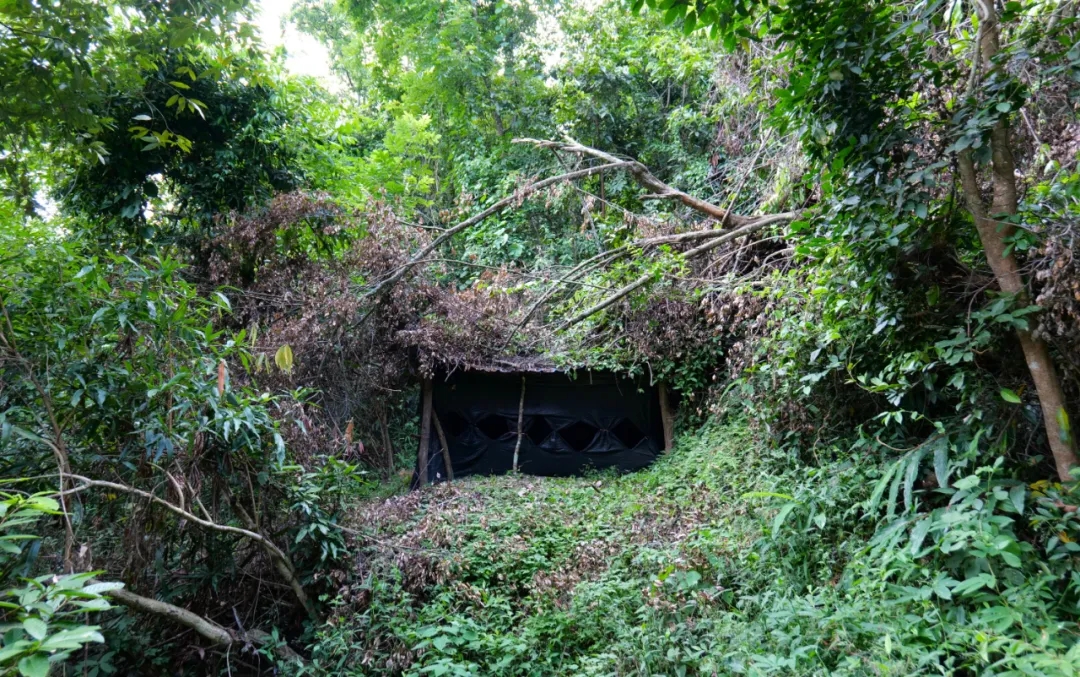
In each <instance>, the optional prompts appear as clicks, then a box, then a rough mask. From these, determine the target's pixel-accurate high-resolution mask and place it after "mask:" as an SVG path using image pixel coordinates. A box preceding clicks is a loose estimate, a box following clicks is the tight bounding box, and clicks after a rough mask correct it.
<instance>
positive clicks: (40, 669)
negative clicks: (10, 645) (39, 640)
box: [19, 653, 49, 677]
mask: <svg viewBox="0 0 1080 677" xmlns="http://www.w3.org/2000/svg"><path fill="white" fill-rule="evenodd" d="M19 674H20V675H22V676H23V677H48V674H49V657H48V656H46V655H45V654H43V653H36V654H33V655H32V656H26V657H25V658H23V659H22V660H20V661H19Z"/></svg>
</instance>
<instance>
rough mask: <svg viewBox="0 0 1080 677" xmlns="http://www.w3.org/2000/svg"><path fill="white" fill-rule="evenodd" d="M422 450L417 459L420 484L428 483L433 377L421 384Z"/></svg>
mask: <svg viewBox="0 0 1080 677" xmlns="http://www.w3.org/2000/svg"><path fill="white" fill-rule="evenodd" d="M420 398H421V405H420V450H419V451H418V452H417V454H416V459H417V461H418V462H419V464H420V486H421V487H425V486H427V483H428V473H427V470H428V445H429V443H430V441H431V379H427V378H425V379H424V381H423V383H421V384H420Z"/></svg>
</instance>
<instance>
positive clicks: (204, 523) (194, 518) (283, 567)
mask: <svg viewBox="0 0 1080 677" xmlns="http://www.w3.org/2000/svg"><path fill="white" fill-rule="evenodd" d="M68 478H69V479H71V480H74V481H76V482H80V483H81V484H82V485H83V486H82V487H79V489H89V488H92V487H97V488H101V489H111V490H113V491H119V492H122V493H125V494H131V495H133V496H140V497H142V498H145V499H147V500H149V501H150V502H152V503H156V504H158V505H160V506H161V507H163V508H165V509H166V510H168V511H169V512H171V513H173V514H175V515H177V516H179V517H183V518H184V519H186V520H189V521H191V522H194V523H195V524H198V525H199V526H201V527H204V528H206V529H211V530H213V531H221V532H224V533H229V534H236V535H238V536H243V537H245V538H250V539H251V540H253V541H256V542H257V543H259V544H260V545H261V546H262V547H263V548H264V549H265V550H266V552H267V554H268V555H269V556H270V559H271V561H272V562H273V563H274V566H275V568H276V569H277V570H278V573H280V574H281V576H282V578H284V579H285V580H286V582H288V584H289V587H291V588H292V590H293V593H294V594H295V595H296V598H297V599H298V600H299V601H300V604H301V605H303V607H304V609H305V610H306V611H307V612H308V614H309V615H310V616H312V617H313V618H316V617H317V614H316V613H315V607H314V606H313V605H312V603H311V600H310V599H309V598H308V596H307V592H306V591H305V590H304V588H303V586H302V585H301V584H300V581H299V579H297V577H296V570H295V569H294V568H293V566H292V562H291V561H290V560H289V556H288V555H286V554H285V553H284V552H283V551H282V550H281V548H279V547H277V545H275V544H274V542H273V541H271V540H270V539H269V538H267V537H266V536H263V535H262V534H260V533H258V532H256V531H251V530H249V529H241V528H240V527H232V526H229V525H227V524H218V523H217V522H213V521H211V520H208V519H203V518H201V517H199V516H198V515H196V514H194V513H191V512H188V511H187V510H184V509H183V508H181V507H179V506H177V505H175V504H173V503H170V502H168V501H166V500H164V499H162V498H158V497H157V496H155V495H154V494H151V493H150V492H148V491H143V490H142V489H136V488H135V487H129V486H127V485H126V484H119V483H117V482H106V481H104V480H94V479H90V478H89V477H83V476H82V475H68ZM204 510H205V508H204ZM239 512H241V513H242V512H243V511H239ZM241 516H242V517H244V516H245V515H243V514H241ZM248 519H250V518H248Z"/></svg>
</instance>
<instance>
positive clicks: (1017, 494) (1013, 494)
mask: <svg viewBox="0 0 1080 677" xmlns="http://www.w3.org/2000/svg"><path fill="white" fill-rule="evenodd" d="M1026 497H1027V487H1025V486H1024V485H1023V484H1017V485H1016V486H1015V487H1013V488H1012V489H1009V500H1011V501H1012V504H1013V507H1014V508H1016V512H1017V513H1019V514H1021V515H1023V514H1024V499H1025V498H1026Z"/></svg>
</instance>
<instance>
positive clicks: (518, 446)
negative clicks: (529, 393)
mask: <svg viewBox="0 0 1080 677" xmlns="http://www.w3.org/2000/svg"><path fill="white" fill-rule="evenodd" d="M524 420H525V377H524V376H522V377H521V401H520V402H518V428H517V433H518V434H517V444H515V445H514V472H517V469H518V452H519V451H521V434H522V432H524V431H523V429H522V422H523V421H524Z"/></svg>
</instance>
